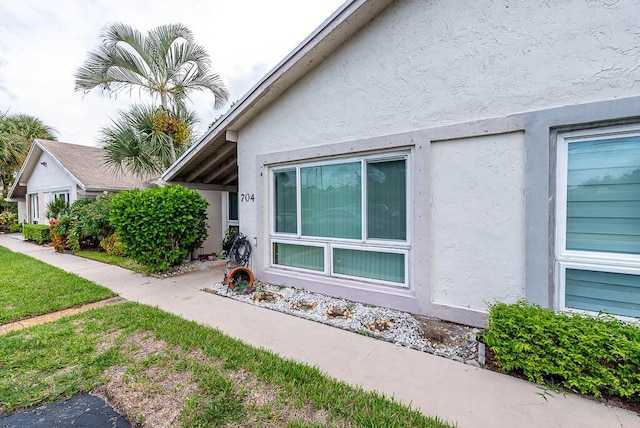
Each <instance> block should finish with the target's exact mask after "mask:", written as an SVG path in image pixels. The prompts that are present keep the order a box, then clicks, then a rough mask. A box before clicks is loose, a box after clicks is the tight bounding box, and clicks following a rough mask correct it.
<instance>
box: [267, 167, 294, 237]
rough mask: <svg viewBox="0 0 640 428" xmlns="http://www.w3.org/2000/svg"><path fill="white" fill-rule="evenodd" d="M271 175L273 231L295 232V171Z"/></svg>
mask: <svg viewBox="0 0 640 428" xmlns="http://www.w3.org/2000/svg"><path fill="white" fill-rule="evenodd" d="M273 175H274V179H275V183H274V184H275V231H276V232H281V233H297V231H298V226H297V224H298V220H297V219H298V216H297V214H296V212H297V196H296V171H295V170H292V171H282V172H276V173H274V174H273Z"/></svg>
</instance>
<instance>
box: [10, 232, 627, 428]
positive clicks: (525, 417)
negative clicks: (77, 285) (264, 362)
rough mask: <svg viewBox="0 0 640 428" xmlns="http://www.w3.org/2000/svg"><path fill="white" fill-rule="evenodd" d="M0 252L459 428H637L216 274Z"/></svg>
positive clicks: (613, 412) (571, 398)
mask: <svg viewBox="0 0 640 428" xmlns="http://www.w3.org/2000/svg"><path fill="white" fill-rule="evenodd" d="M0 245H1V246H3V247H6V248H9V249H10V250H12V251H16V252H20V253H23V254H26V255H29V256H31V257H34V258H36V259H39V260H42V261H44V262H46V263H49V264H51V265H53V266H57V267H59V268H61V269H64V270H66V271H69V272H73V273H76V274H78V275H80V276H82V277H84V278H87V279H89V280H91V281H94V282H96V283H98V284H101V285H103V286H106V287H108V288H110V289H111V290H113V291H114V292H116V293H118V294H120V296H122V297H124V298H125V299H128V300H133V301H137V302H140V303H145V304H148V305H153V306H157V307H159V308H161V309H163V310H165V311H168V312H172V313H174V314H177V315H180V316H182V317H184V318H187V319H190V320H194V321H197V322H200V323H203V324H206V325H209V326H212V327H216V328H218V329H220V330H222V331H223V332H225V333H227V334H228V335H230V336H233V337H236V338H238V339H240V340H242V341H243V342H245V343H249V344H251V345H254V346H259V347H264V348H267V349H270V350H272V351H274V352H276V353H278V354H280V355H281V356H283V357H288V358H292V359H294V360H297V361H300V362H303V363H307V364H310V365H314V366H317V367H319V368H320V369H321V370H322V371H323V372H325V373H327V374H328V375H330V376H332V377H334V378H337V379H340V380H342V381H345V382H348V383H350V384H354V385H360V386H362V387H363V388H365V389H368V390H376V391H380V392H382V393H384V394H386V395H387V396H394V397H395V398H396V399H398V400H400V401H402V402H404V403H407V404H411V405H412V406H414V407H417V408H419V409H420V410H421V411H422V412H423V413H425V414H427V415H432V416H434V415H437V416H439V417H441V418H443V419H445V420H448V421H450V422H456V423H457V424H458V426H460V427H521V428H523V427H594V428H602V427H640V417H639V416H638V415H636V414H635V413H632V412H628V411H625V410H621V409H618V408H614V407H609V406H606V405H604V404H601V403H597V402H595V401H591V400H587V399H584V398H581V397H578V396H575V395H572V394H569V395H567V396H563V395H562V394H560V395H556V394H553V395H549V394H545V397H546V399H545V398H544V397H543V394H542V393H543V391H544V389H543V388H541V387H540V386H539V385H535V384H532V383H529V382H525V381H522V380H519V379H515V378H512V377H510V376H506V375H501V374H498V373H494V372H491V371H488V370H483V369H477V368H474V367H471V366H468V365H465V364H461V363H457V362H455V361H451V360H448V359H445V358H441V357H436V356H433V355H430V354H427V353H423V352H419V351H414V350H410V349H406V348H396V347H395V346H394V345H393V344H391V343H387V342H383V341H379V340H375V339H372V338H369V337H365V336H361V335H358V334H354V333H350V332H347V331H343V330H340V329H337V328H333V327H329V326H326V325H324V324H320V323H315V322H312V321H308V320H304V319H301V318H297V317H293V316H289V315H285V314H282V313H279V312H274V311H270V310H267V309H262V308H258V307H255V306H251V305H247V304H243V303H240V302H237V301H234V300H231V299H226V298H223V297H220V296H216V295H214V294H209V293H204V292H202V291H200V290H201V289H202V288H203V287H204V286H206V285H208V284H211V283H213V282H214V281H220V280H221V278H222V275H223V270H222V268H218V269H212V270H209V271H200V272H192V273H189V274H186V275H182V276H177V277H172V278H167V279H156V278H151V277H147V276H144V275H141V274H136V273H133V272H130V271H128V270H126V269H122V268H119V267H115V266H110V265H105V264H102V263H99V262H94V261H92V260H87V259H83V258H80V257H76V256H72V255H66V254H58V253H56V252H54V251H53V249H51V248H48V247H41V246H38V245H35V244H32V243H28V242H22V241H18V240H16V239H13V238H12V237H11V235H0Z"/></svg>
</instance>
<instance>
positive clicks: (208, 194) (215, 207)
mask: <svg viewBox="0 0 640 428" xmlns="http://www.w3.org/2000/svg"><path fill="white" fill-rule="evenodd" d="M198 193H200V195H202V197H203V198H204V199H205V200H206V201H207V202H208V203H209V207H208V208H207V221H208V225H209V229H208V232H209V237H208V238H207V240H206V241H204V242H203V243H202V246H201V247H200V248H199V249H198V250H197V254H198V255H201V254H212V253H218V252H220V251H222V234H223V231H222V225H223V222H222V212H221V210H220V205H221V200H222V192H219V191H214V190H198Z"/></svg>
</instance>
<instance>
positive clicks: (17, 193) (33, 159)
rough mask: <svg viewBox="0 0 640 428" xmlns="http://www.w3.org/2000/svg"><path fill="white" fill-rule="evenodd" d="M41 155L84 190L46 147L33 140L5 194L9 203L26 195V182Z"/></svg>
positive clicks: (78, 181) (82, 185)
mask: <svg viewBox="0 0 640 428" xmlns="http://www.w3.org/2000/svg"><path fill="white" fill-rule="evenodd" d="M42 153H47V154H48V155H49V156H50V157H51V158H52V159H53V160H54V162H56V164H57V165H58V166H59V167H60V168H61V169H62V170H63V171H64V172H65V173H66V174H67V175H68V176H69V177H70V178H71V179H72V180H73V181H74V182H75V183H76V184H77V185H78V186H80V188H82V189H84V187H85V186H84V184H82V183H81V182H80V180H78V178H76V176H74V175H73V174H72V173H71V172H70V171H69V170H68V169H67V168H66V167H65V166H64V165H62V164H61V163H60V161H59V160H58V159H57V158H56V157H55V156H54V155H53V154H52V153H50V152H49V151H48V150H47V149H46V147H44V146H43V145H42V144H40V142H39V141H38V139H35V140H33V143H31V147H30V148H29V152H28V153H27V157H26V158H25V159H24V162H23V163H22V166H21V167H20V170H19V171H18V174H17V175H16V179H15V181H14V182H13V185H12V186H11V188H10V189H9V193H8V194H7V200H8V201H10V202H16V201H18V200H22V199H23V198H24V197H25V196H26V194H27V181H28V180H29V177H31V174H32V173H33V170H34V169H35V167H36V166H37V165H38V160H39V159H40V155H42Z"/></svg>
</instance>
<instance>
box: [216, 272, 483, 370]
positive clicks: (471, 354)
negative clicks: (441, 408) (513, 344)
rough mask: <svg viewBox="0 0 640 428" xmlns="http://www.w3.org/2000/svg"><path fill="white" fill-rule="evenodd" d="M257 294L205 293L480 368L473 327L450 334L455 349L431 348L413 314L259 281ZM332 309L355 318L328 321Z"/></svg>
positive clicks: (224, 288) (219, 289) (223, 288)
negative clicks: (380, 326)
mask: <svg viewBox="0 0 640 428" xmlns="http://www.w3.org/2000/svg"><path fill="white" fill-rule="evenodd" d="M254 286H255V287H256V291H254V292H253V293H251V294H236V293H234V292H233V291H231V290H227V286H226V285H224V284H214V285H210V286H208V287H206V288H205V289H204V291H206V292H209V293H214V294H218V295H221V296H224V297H228V298H231V299H234V300H239V301H241V302H245V303H249V304H252V305H255V306H263V307H265V308H268V309H272V310H276V311H279V312H284V313H287V314H290V315H295V316H298V317H301V318H306V319H309V320H313V321H317V322H321V323H323V324H328V325H331V326H334V327H338V328H342V329H344V330H350V331H353V332H356V333H360V334H364V335H367V336H371V337H375V338H377V339H381V340H386V341H388V342H392V343H394V344H395V345H396V346H398V347H399V346H405V347H407V348H412V349H417V350H420V351H423V352H429V353H431V354H435V355H438V356H442V357H446V358H450V359H453V360H456V361H459V362H464V363H467V364H471V365H476V366H477V365H478V359H477V342H476V340H475V334H476V333H478V332H479V330H477V329H473V328H471V327H466V326H464V327H461V328H459V329H456V330H462V332H460V331H458V332H454V331H449V336H452V335H456V336H457V337H456V340H455V343H456V345H454V346H446V345H443V344H431V343H430V342H428V341H427V340H425V339H424V338H423V336H422V329H421V327H420V323H419V322H418V320H416V319H415V318H414V317H413V316H412V315H411V314H409V313H407V312H401V311H397V310H394V309H389V308H383V307H377V306H369V305H363V304H361V303H356V302H351V301H349V300H345V299H341V298H335V297H329V296H325V295H323V294H318V293H312V292H310V291H306V290H303V289H298V288H292V287H283V286H277V285H273V284H268V283H264V282H260V281H256V282H255V283H254ZM260 292H271V293H275V294H277V295H278V297H279V299H278V300H277V301H276V302H273V303H268V302H264V301H263V302H259V303H258V302H256V301H254V300H253V296H255V295H256V294H258V293H260ZM297 302H315V303H317V306H316V307H315V308H313V309H312V310H310V311H308V312H306V311H304V310H302V309H296V308H292V305H293V304H295V303H297ZM330 306H338V307H340V308H343V309H348V310H349V311H350V312H351V313H352V314H353V316H352V317H351V318H344V319H343V318H329V317H327V316H326V315H324V312H325V311H326V310H327V309H328V308H329V307H330ZM381 318H384V319H387V320H389V321H391V322H392V323H393V328H391V329H390V330H387V331H385V332H381V333H376V332H373V331H371V330H370V329H369V328H368V327H367V326H366V324H367V323H371V322H374V321H375V320H377V319H381Z"/></svg>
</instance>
